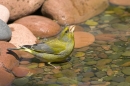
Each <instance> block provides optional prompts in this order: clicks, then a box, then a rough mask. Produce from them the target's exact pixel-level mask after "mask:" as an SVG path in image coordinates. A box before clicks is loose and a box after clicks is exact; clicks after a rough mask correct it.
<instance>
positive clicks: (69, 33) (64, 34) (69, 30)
mask: <svg viewBox="0 0 130 86" xmlns="http://www.w3.org/2000/svg"><path fill="white" fill-rule="evenodd" d="M74 30H75V25H71V26H66V27H65V28H64V29H63V30H62V31H61V33H60V35H59V39H61V40H64V41H67V40H70V39H74Z"/></svg>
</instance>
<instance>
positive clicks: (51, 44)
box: [8, 25, 75, 68]
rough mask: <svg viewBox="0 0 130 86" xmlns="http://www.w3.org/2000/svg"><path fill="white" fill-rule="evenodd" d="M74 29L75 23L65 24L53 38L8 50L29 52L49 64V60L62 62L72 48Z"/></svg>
mask: <svg viewBox="0 0 130 86" xmlns="http://www.w3.org/2000/svg"><path fill="white" fill-rule="evenodd" d="M74 29H75V25H71V26H66V27H65V28H64V29H63V30H62V31H61V33H60V34H59V35H58V36H57V37H56V38H54V39H51V40H46V41H44V42H42V43H38V44H34V45H23V46H21V47H20V48H15V49H14V48H9V49H8V50H9V51H10V50H22V51H26V52H29V53H31V54H33V55H34V56H35V57H36V58H37V59H39V60H40V61H43V62H47V63H48V64H50V65H52V64H51V62H63V61H65V60H66V59H67V58H68V57H69V55H70V54H71V52H72V51H73V49H74ZM52 66H53V67H55V66H54V65H52ZM55 68H56V67H55Z"/></svg>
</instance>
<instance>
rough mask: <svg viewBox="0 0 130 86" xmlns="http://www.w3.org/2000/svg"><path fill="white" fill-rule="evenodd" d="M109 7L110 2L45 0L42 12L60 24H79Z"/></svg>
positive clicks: (99, 0)
mask: <svg viewBox="0 0 130 86" xmlns="http://www.w3.org/2000/svg"><path fill="white" fill-rule="evenodd" d="M108 6H109V2H108V0H45V2H44V3H43V6H42V9H41V12H42V13H43V15H44V14H49V15H51V17H52V18H53V19H54V20H56V21H57V22H58V23H59V24H62V25H67V24H77V23H81V22H84V21H85V20H87V19H90V18H92V17H94V16H96V15H98V14H100V13H102V12H103V11H104V10H105V9H106V8H107V7H108Z"/></svg>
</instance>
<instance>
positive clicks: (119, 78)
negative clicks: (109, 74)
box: [112, 76, 125, 83]
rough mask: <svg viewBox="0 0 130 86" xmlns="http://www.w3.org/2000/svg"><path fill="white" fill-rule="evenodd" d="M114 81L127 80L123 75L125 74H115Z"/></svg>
mask: <svg viewBox="0 0 130 86" xmlns="http://www.w3.org/2000/svg"><path fill="white" fill-rule="evenodd" d="M112 81H114V82H118V83H119V82H124V81H125V77H123V76H117V77H116V76H115V77H113V78H112Z"/></svg>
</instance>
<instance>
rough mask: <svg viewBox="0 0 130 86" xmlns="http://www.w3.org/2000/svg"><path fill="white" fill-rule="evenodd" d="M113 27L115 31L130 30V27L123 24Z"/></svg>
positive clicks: (115, 24) (116, 24)
mask: <svg viewBox="0 0 130 86" xmlns="http://www.w3.org/2000/svg"><path fill="white" fill-rule="evenodd" d="M112 27H113V28H114V29H117V30H121V31H124V30H128V29H129V28H130V26H129V25H124V24H121V23H114V24H112Z"/></svg>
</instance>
